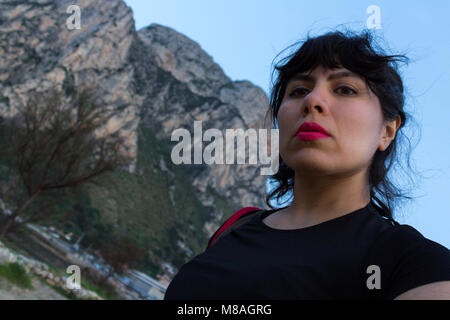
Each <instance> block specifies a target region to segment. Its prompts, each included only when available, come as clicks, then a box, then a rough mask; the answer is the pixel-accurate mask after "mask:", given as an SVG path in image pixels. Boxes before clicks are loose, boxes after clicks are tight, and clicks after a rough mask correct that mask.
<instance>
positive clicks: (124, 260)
mask: <svg viewBox="0 0 450 320" xmlns="http://www.w3.org/2000/svg"><path fill="white" fill-rule="evenodd" d="M99 251H100V254H101V256H102V257H103V259H104V260H105V262H106V263H107V264H108V265H109V266H110V269H109V272H108V274H107V275H106V276H105V277H104V278H103V280H102V282H103V283H104V282H106V280H107V279H108V278H109V277H111V276H112V275H113V273H114V272H117V273H119V274H122V273H124V272H125V271H126V270H128V269H131V268H134V267H135V265H136V264H137V263H138V262H139V260H140V259H141V258H142V257H143V251H142V250H141V249H140V248H139V247H138V246H137V244H136V243H135V242H134V241H133V240H131V239H129V238H127V237H120V238H119V239H117V240H114V241H103V242H102V243H101V244H100V248H99Z"/></svg>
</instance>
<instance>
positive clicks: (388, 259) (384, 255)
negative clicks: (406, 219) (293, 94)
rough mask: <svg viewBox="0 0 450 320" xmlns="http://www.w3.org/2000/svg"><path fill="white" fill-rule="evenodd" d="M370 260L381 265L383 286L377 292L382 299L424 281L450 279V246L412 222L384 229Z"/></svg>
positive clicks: (371, 251) (422, 283)
mask: <svg viewBox="0 0 450 320" xmlns="http://www.w3.org/2000/svg"><path fill="white" fill-rule="evenodd" d="M368 263H369V265H370V264H375V265H377V266H379V270H380V273H381V286H380V287H381V288H380V290H377V291H378V292H376V295H377V297H378V298H382V299H389V300H391V299H394V298H396V297H397V296H399V295H400V294H402V293H404V292H406V291H408V290H410V289H413V288H416V287H419V286H422V285H425V284H429V283H433V282H438V281H450V250H449V249H447V248H446V247H444V246H443V245H441V244H439V243H437V242H434V241H432V240H430V239H428V238H425V237H424V236H423V235H422V234H421V233H420V232H419V231H417V230H416V229H414V228H413V227H411V226H409V225H397V226H394V227H391V228H389V229H388V230H385V231H384V232H382V233H381V234H380V236H379V237H378V238H377V239H376V241H375V243H374V245H373V246H372V248H371V250H370V253H369V262H368Z"/></svg>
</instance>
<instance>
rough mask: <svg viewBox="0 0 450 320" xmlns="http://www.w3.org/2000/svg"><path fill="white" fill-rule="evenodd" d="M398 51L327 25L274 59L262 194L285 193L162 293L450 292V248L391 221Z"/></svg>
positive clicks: (413, 295)
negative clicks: (268, 163)
mask: <svg viewBox="0 0 450 320" xmlns="http://www.w3.org/2000/svg"><path fill="white" fill-rule="evenodd" d="M402 58H405V57H404V56H397V55H396V56H389V55H384V54H382V53H380V52H376V51H375V49H374V48H373V46H372V43H371V36H370V34H369V33H367V32H365V33H363V34H362V35H348V34H344V33H341V32H333V33H328V34H325V35H322V36H319V37H316V38H308V39H307V41H306V42H304V43H303V45H302V46H301V47H300V49H299V50H297V51H296V52H295V53H294V54H292V55H291V56H289V57H288V59H287V62H286V63H285V64H284V65H281V66H277V67H276V70H277V71H278V77H277V80H276V82H275V84H274V86H273V88H272V92H271V106H270V107H271V109H270V112H271V115H272V117H273V120H274V124H275V126H277V125H278V128H279V150H280V169H279V171H278V172H277V173H276V174H275V175H274V176H273V178H274V179H275V180H277V181H278V182H279V186H278V188H276V189H275V190H274V191H273V192H272V193H271V194H269V196H268V198H267V199H266V200H267V203H268V205H269V206H270V202H269V201H270V200H273V199H281V198H282V197H283V196H284V195H286V194H287V193H288V192H292V193H293V201H292V202H291V203H290V205H289V206H287V207H285V208H281V209H272V210H266V211H263V212H262V213H261V214H256V215H254V216H253V217H252V218H251V219H250V220H249V221H247V222H246V223H244V224H241V225H240V226H239V227H237V228H235V229H234V230H232V231H231V232H229V233H228V234H226V235H225V236H223V237H221V238H220V239H218V240H217V238H215V239H214V240H216V241H215V242H214V245H212V246H210V247H208V249H207V250H206V251H205V252H204V253H202V254H200V255H198V256H196V257H195V258H194V259H193V260H191V261H190V262H188V263H187V264H185V265H184V266H183V267H182V268H181V269H180V271H179V272H178V274H177V275H176V276H175V278H174V279H173V280H172V282H171V283H170V285H169V287H168V289H167V292H166V295H165V299H167V300H168V299H366V298H378V299H394V298H396V299H450V251H449V250H448V249H447V248H445V247H444V246H442V245H440V244H438V243H436V242H434V241H431V240H429V239H427V238H425V237H423V236H422V235H421V234H420V233H419V232H418V231H417V230H416V229H414V228H413V227H411V226H408V225H400V224H398V223H397V222H396V221H395V220H393V218H392V211H393V203H394V201H395V199H396V197H398V196H400V195H401V193H399V192H398V190H397V189H396V188H395V186H394V185H393V184H392V183H391V182H390V181H389V179H388V176H387V173H388V171H389V169H390V168H391V166H392V164H393V160H395V156H396V150H397V148H398V141H397V139H398V138H397V137H398V136H399V134H400V133H401V130H402V128H403V126H404V125H405V122H406V118H407V117H406V114H405V112H404V110H403V105H404V95H403V84H402V80H401V78H400V76H399V74H398V72H397V71H396V61H398V60H401V59H402ZM381 199H383V200H381ZM244 210H245V209H244ZM210 242H211V241H210Z"/></svg>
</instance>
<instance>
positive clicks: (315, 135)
mask: <svg viewBox="0 0 450 320" xmlns="http://www.w3.org/2000/svg"><path fill="white" fill-rule="evenodd" d="M329 137H330V136H327V135H326V134H323V133H322V132H317V131H300V132H299V133H297V138H299V139H300V140H304V141H312V140H316V139H321V138H329Z"/></svg>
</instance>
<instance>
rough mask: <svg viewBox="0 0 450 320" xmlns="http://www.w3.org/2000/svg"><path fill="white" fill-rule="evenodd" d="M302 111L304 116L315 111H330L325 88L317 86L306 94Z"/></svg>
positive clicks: (321, 112) (323, 113)
mask: <svg viewBox="0 0 450 320" xmlns="http://www.w3.org/2000/svg"><path fill="white" fill-rule="evenodd" d="M301 112H302V115H304V116H306V115H308V114H310V113H313V112H317V113H320V114H322V115H325V114H327V113H328V105H327V102H326V99H325V93H324V92H323V89H319V88H315V89H314V90H313V91H311V92H310V93H309V94H308V95H307V96H306V98H305V99H304V100H303V105H302V110H301Z"/></svg>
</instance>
